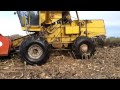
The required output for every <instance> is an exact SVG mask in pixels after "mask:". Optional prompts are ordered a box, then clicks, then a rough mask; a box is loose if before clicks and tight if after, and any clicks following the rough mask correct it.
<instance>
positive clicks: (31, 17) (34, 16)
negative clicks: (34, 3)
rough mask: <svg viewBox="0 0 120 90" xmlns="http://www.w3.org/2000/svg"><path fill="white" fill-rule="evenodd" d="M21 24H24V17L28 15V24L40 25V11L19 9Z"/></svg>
mask: <svg viewBox="0 0 120 90" xmlns="http://www.w3.org/2000/svg"><path fill="white" fill-rule="evenodd" d="M17 14H18V17H19V20H20V23H21V26H24V25H23V23H22V17H23V16H25V17H26V25H28V24H30V25H39V11H17Z"/></svg>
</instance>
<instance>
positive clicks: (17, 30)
mask: <svg viewBox="0 0 120 90" xmlns="http://www.w3.org/2000/svg"><path fill="white" fill-rule="evenodd" d="M71 16H72V17H73V19H75V18H76V13H75V11H71ZM79 17H80V19H104V22H105V26H106V30H107V36H108V37H110V36H115V37H120V11H79ZM0 33H1V34H2V35H4V36H6V35H13V34H21V35H25V34H26V32H25V31H22V30H21V26H20V22H19V19H18V16H17V15H14V11H0Z"/></svg>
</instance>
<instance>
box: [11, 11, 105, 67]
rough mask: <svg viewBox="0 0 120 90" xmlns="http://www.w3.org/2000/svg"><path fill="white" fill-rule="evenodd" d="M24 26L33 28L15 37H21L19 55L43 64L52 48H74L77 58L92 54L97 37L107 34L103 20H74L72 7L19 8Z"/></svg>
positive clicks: (23, 27) (15, 41)
mask: <svg viewBox="0 0 120 90" xmlns="http://www.w3.org/2000/svg"><path fill="white" fill-rule="evenodd" d="M17 14H18V17H19V20H20V23H21V27H22V30H24V31H28V32H34V33H33V34H30V35H28V36H26V37H24V38H21V39H19V40H14V41H13V47H14V46H15V47H16V45H17V44H18V43H19V42H18V41H22V43H21V44H18V46H20V56H21V58H22V60H25V61H27V63H29V64H38V65H41V64H43V63H44V62H45V61H46V60H47V58H48V56H49V53H50V51H51V49H54V50H71V51H73V53H74V55H75V56H76V57H77V58H85V57H86V56H89V58H90V57H91V56H92V55H93V54H94V52H95V41H96V40H103V39H104V38H105V35H106V30H105V25H104V21H103V20H80V19H79V15H78V12H77V11H76V15H77V18H78V20H74V21H72V19H71V16H70V12H69V11H17Z"/></svg>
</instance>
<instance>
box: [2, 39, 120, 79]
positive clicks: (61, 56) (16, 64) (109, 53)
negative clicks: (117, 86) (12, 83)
mask: <svg viewBox="0 0 120 90" xmlns="http://www.w3.org/2000/svg"><path fill="white" fill-rule="evenodd" d="M110 40H111V41H110ZM119 40H120V39H119ZM119 40H118V39H116V38H114V40H113V41H112V39H107V41H106V43H105V45H106V46H105V47H104V48H97V50H96V53H95V55H94V56H93V57H92V58H91V59H89V60H87V59H86V60H79V59H78V60H76V59H74V58H73V57H72V55H71V53H70V52H68V51H65V52H64V51H59V52H52V53H51V56H50V58H49V60H48V61H47V63H45V64H44V65H42V66H31V65H26V63H25V62H24V63H23V62H21V60H20V58H19V54H17V55H15V56H14V58H11V59H9V58H2V59H1V62H0V79H120V58H119V56H120V46H119V44H120V43H119ZM113 42H114V44H113ZM116 43H117V45H116Z"/></svg>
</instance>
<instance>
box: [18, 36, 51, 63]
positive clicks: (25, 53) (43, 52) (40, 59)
mask: <svg viewBox="0 0 120 90" xmlns="http://www.w3.org/2000/svg"><path fill="white" fill-rule="evenodd" d="M48 56H49V44H48V42H47V41H46V40H44V39H43V38H40V37H34V36H32V37H28V38H27V39H26V40H24V41H23V42H22V43H21V46H20V57H21V59H22V60H24V61H26V62H27V63H28V64H31V65H34V64H36V65H41V64H43V63H45V62H46V60H47V59H48Z"/></svg>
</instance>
